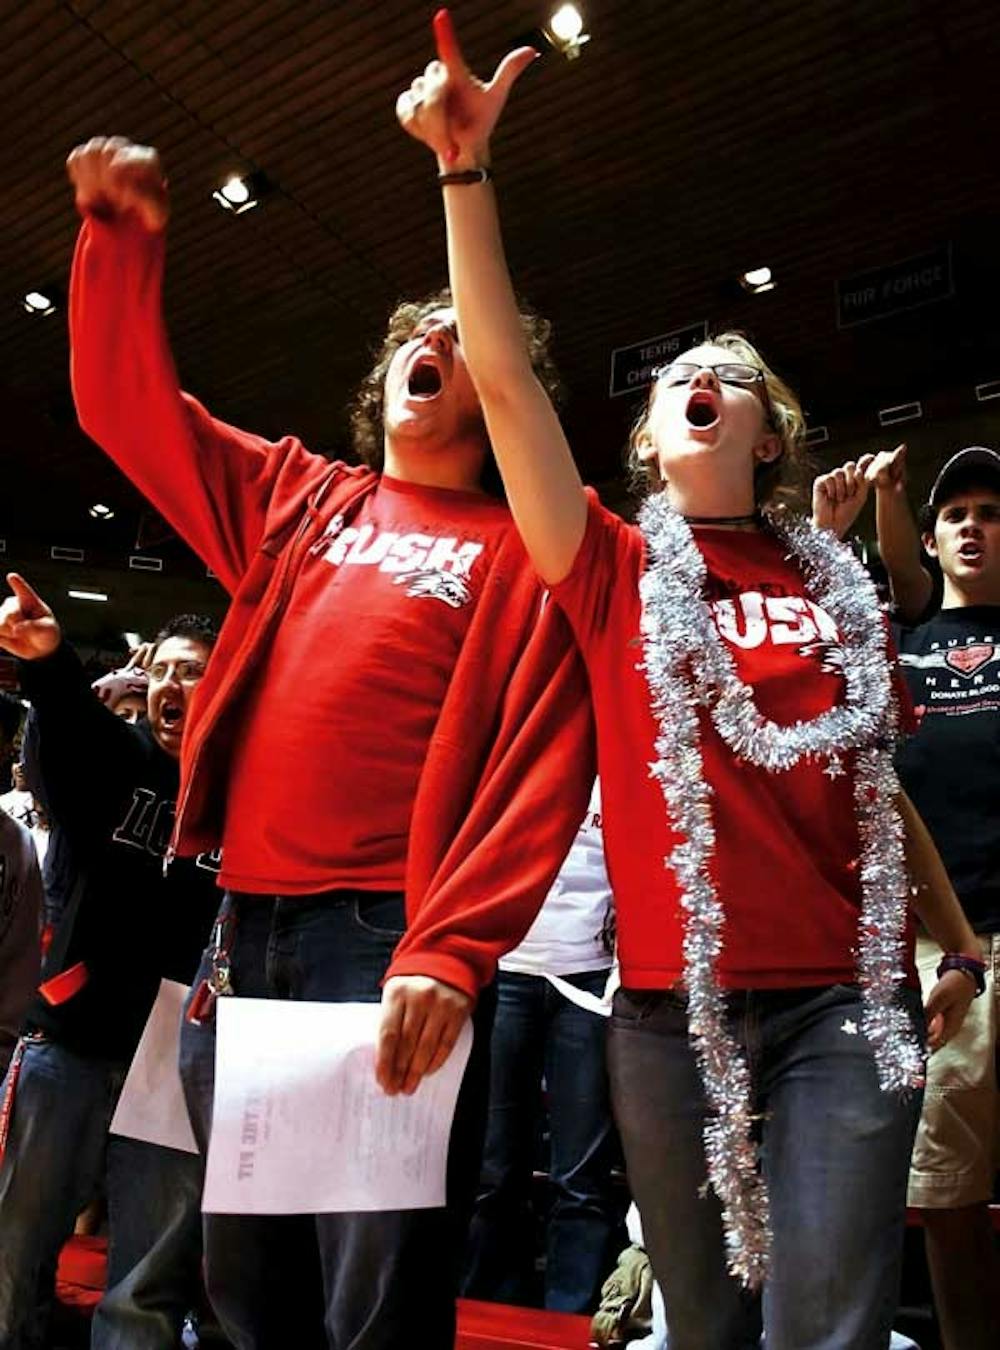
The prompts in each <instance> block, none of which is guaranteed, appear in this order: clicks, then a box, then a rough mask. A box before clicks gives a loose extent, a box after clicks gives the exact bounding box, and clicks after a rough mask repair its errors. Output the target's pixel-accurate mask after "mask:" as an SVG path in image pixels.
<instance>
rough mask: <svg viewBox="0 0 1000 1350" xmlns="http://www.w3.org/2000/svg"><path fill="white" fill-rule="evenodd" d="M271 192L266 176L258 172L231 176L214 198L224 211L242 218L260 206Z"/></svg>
mask: <svg viewBox="0 0 1000 1350" xmlns="http://www.w3.org/2000/svg"><path fill="white" fill-rule="evenodd" d="M271 190H272V189H271V184H270V183H269V182H268V180H267V176H266V174H263V173H261V172H260V170H257V171H256V172H254V173H248V174H238V173H234V174H230V176H229V177H228V178H227V179H226V181H225V182H224V183H223V184H221V186H219V187H217V188H216V189H215V191H214V192H213V193H212V197H213V198H214V199H215V201H217V202H218V203H219V205H220V206H221V207H222V209H223V211H228V212H229V213H230V215H234V216H242V215H245V214H246V212H247V211H252V210H253V209H254V207H255V206H259V205H260V203H261V201H262V200H263V198H264V197H266V196H267V194H268V193H269V192H270V191H271Z"/></svg>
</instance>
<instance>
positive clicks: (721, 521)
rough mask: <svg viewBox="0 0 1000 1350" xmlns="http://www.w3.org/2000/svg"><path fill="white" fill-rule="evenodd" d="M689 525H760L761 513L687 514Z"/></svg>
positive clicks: (686, 518)
mask: <svg viewBox="0 0 1000 1350" xmlns="http://www.w3.org/2000/svg"><path fill="white" fill-rule="evenodd" d="M684 519H685V520H686V521H687V523H688V524H689V525H759V524H760V521H761V514H760V512H759V511H751V512H750V514H749V515H748V516H685V517H684Z"/></svg>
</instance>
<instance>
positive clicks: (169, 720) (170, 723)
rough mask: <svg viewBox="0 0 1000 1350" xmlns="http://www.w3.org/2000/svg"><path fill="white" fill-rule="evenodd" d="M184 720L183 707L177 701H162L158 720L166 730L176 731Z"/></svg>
mask: <svg viewBox="0 0 1000 1350" xmlns="http://www.w3.org/2000/svg"><path fill="white" fill-rule="evenodd" d="M183 720H184V709H183V708H182V707H181V706H180V704H179V703H164V705H163V707H162V709H161V710H160V721H161V722H162V723H163V725H164V727H165V728H166V730H167V731H176V730H177V729H178V727H179V726H180V724H181V722H183Z"/></svg>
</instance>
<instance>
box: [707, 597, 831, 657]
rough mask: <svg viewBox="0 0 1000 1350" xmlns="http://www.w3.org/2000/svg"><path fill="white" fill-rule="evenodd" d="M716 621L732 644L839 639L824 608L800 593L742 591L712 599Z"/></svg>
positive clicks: (753, 645) (779, 645)
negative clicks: (783, 593) (782, 593)
mask: <svg viewBox="0 0 1000 1350" xmlns="http://www.w3.org/2000/svg"><path fill="white" fill-rule="evenodd" d="M711 605H712V614H713V616H714V618H715V624H716V627H717V628H718V630H719V632H720V633H721V635H722V636H723V637H724V638H725V639H726V641H727V642H730V643H732V645H733V646H734V647H743V648H753V647H761V646H763V645H764V643H765V642H771V643H773V644H774V645H775V646H778V647H781V646H794V645H799V646H801V645H802V644H804V643H810V642H830V643H836V642H838V641H839V634H838V632H837V625H836V624H835V623H834V621H833V620H832V619H831V618H830V616H829V614H827V613H826V611H825V610H823V609H820V607H819V605H817V604H815V603H814V602H813V601H812V600H808V599H806V597H805V596H802V595H764V594H763V592H761V591H744V592H743V593H742V594H741V595H738V596H736V597H735V598H726V599H720V600H714V601H712V602H711Z"/></svg>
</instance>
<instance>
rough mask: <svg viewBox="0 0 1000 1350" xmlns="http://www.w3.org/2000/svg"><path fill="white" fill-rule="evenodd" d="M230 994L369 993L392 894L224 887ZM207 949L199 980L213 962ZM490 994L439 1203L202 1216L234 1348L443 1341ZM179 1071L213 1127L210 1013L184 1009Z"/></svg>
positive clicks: (446, 1343)
mask: <svg viewBox="0 0 1000 1350" xmlns="http://www.w3.org/2000/svg"><path fill="white" fill-rule="evenodd" d="M223 912H224V913H229V914H230V915H232V916H233V917H234V918H235V928H234V940H233V945H232V949H231V952H230V967H231V978H232V984H233V988H234V990H235V992H236V995H237V996H239V995H244V996H245V997H249V998H294V999H303V1000H313V1001H316V1002H323V1003H345V1002H356V1003H377V1002H379V1001H380V999H381V996H382V991H381V984H380V982H381V980H382V977H383V975H384V974H385V971H386V967H387V966H388V964H389V961H390V959H391V957H392V953H393V950H394V948H395V946H396V943H397V942H398V941H399V939H400V937H401V936H402V934H403V927H404V923H405V911H404V905H403V899H402V897H401V896H400V895H395V894H391V895H381V894H376V893H368V894H362V893H360V892H352V891H331V892H328V893H326V894H324V895H320V896H298V897H294V898H285V897H269V896H248V895H230V896H227V897H226V899H225V900H224V902H223ZM209 956H210V954H209V953H208V952H206V954H205V958H204V959H203V961H202V966H201V969H200V970H199V972H198V975H197V977H196V979H195V985H194V988H195V989H197V988H198V984H199V982H200V981H201V979H202V978H204V976H205V975H206V974H207V973H208V971H209V969H210V960H209ZM493 1005H494V995H493V991H492V989H490V990H485V991H484V992H483V993H482V994H481V995H480V998H479V1001H478V1005H477V1008H476V1012H475V1016H474V1019H473V1025H474V1030H475V1039H474V1043H473V1050H472V1055H471V1056H470V1059H469V1064H468V1067H467V1069H466V1072H465V1078H464V1080H463V1083H462V1089H461V1092H460V1093H459V1100H458V1108H457V1111H456V1115H455V1123H454V1126H453V1128H452V1134H451V1146H450V1150H449V1157H448V1205H447V1207H446V1208H444V1209H424V1210H406V1211H400V1212H393V1213H369V1214H316V1215H287V1216H286V1215H268V1216H264V1217H260V1216H255V1215H239V1214H206V1215H205V1216H204V1234H205V1273H206V1282H207V1286H208V1295H209V1298H210V1299H211V1302H212V1305H213V1307H214V1309H215V1312H216V1315H217V1316H218V1318H219V1321H220V1323H221V1324H222V1327H223V1330H224V1331H225V1332H226V1334H227V1335H228V1337H229V1338H230V1340H231V1341H232V1342H233V1344H234V1345H235V1346H236V1350H284V1348H285V1347H286V1346H287V1347H292V1346H294V1347H295V1350H321V1348H322V1350H326V1347H327V1346H330V1347H333V1350H399V1347H400V1346H402V1345H405V1344H408V1343H412V1344H414V1345H420V1347H421V1350H452V1346H453V1344H454V1339H455V1296H456V1293H457V1289H458V1273H459V1268H460V1260H461V1252H462V1245H463V1242H464V1238H465V1232H466V1229H467V1225H468V1216H469V1212H470V1210H471V1205H472V1199H473V1196H474V1193H475V1183H476V1178H477V1177H478V1174H479V1164H480V1157H481V1153H482V1136H483V1130H484V1127H485V1115H486V1094H487V1086H488V1081H489V1034H490V1024H491V1022H492V1015H493ZM181 1077H182V1079H183V1081H184V1089H185V1094H186V1097H187V1102H188V1110H189V1112H190V1115H191V1119H192V1124H193V1126H194V1130H195V1135H196V1137H197V1138H198V1142H199V1145H200V1147H201V1148H202V1149H203V1150H205V1149H207V1145H208V1138H209V1135H210V1132H211V1125H212V1094H213V1089H214V1082H215V1023H214V1019H212V1020H211V1021H205V1022H202V1024H200V1025H196V1024H193V1023H190V1022H187V1021H186V1020H185V1024H184V1027H183V1030H182V1032H181Z"/></svg>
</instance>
